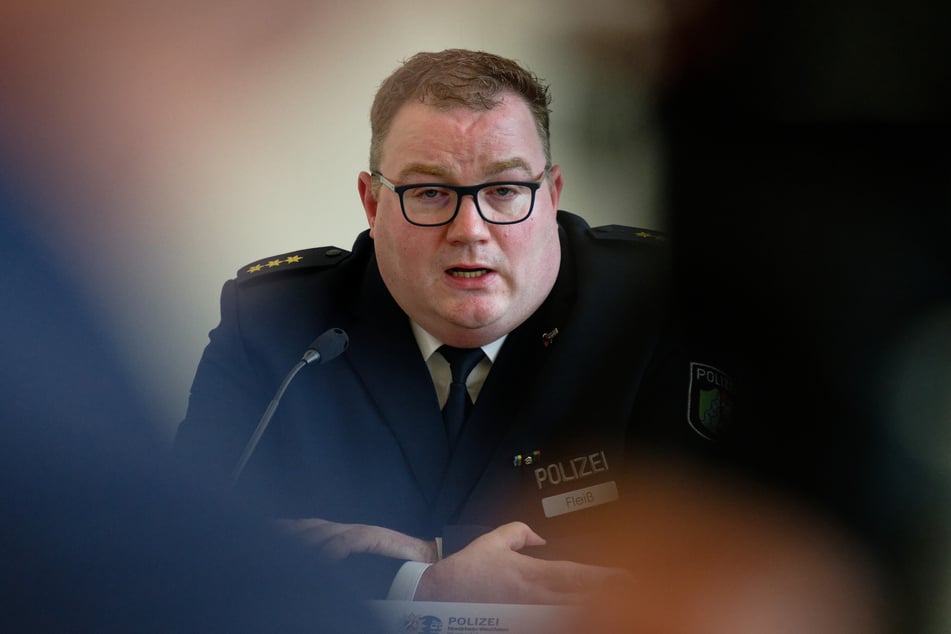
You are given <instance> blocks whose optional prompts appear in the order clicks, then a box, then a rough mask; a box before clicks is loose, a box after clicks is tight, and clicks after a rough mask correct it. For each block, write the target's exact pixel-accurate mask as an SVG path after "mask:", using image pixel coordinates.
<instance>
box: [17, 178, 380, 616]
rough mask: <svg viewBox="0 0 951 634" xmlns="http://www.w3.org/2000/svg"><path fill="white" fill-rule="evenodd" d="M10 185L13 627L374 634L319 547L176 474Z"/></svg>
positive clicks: (84, 305) (82, 300)
mask: <svg viewBox="0 0 951 634" xmlns="http://www.w3.org/2000/svg"><path fill="white" fill-rule="evenodd" d="M9 185H10V183H2V184H0V296H2V298H3V300H2V302H0V349H2V350H3V364H0V390H2V401H3V406H2V408H0V429H2V433H3V438H4V441H3V443H0V482H2V485H0V486H2V493H0V517H3V529H2V531H0V561H3V570H2V573H0V596H2V597H3V599H2V605H3V610H2V612H3V622H4V627H5V628H8V629H11V630H12V631H29V632H39V631H51V632H66V631H71V632H79V631H95V632H132V631H136V632H188V631H196V632H197V631H201V632H243V631H247V632H259V631H308V632H314V631H334V632H337V631H344V632H347V631H354V632H366V631H373V627H372V625H371V624H370V623H369V622H368V621H367V620H366V617H365V616H363V615H362V613H358V612H357V611H356V610H354V609H353V606H352V604H351V603H350V599H349V597H350V596H352V591H351V590H350V589H348V588H347V587H346V586H345V585H342V584H341V583H339V582H338V581H337V580H335V579H333V578H332V577H330V576H328V574H327V572H326V569H325V567H324V566H322V565H321V564H320V563H319V562H318V561H316V560H315V559H314V557H313V556H312V554H310V553H308V552H306V551H303V550H301V549H300V548H299V547H298V546H297V545H296V544H294V543H291V542H289V541H288V540H286V539H285V538H282V537H281V536H280V535H278V534H276V533H275V532H274V530H273V528H272V527H271V526H269V525H265V524H263V523H261V522H260V521H258V520H256V519H254V518H253V517H252V515H251V513H250V512H248V511H247V510H246V509H242V508H240V507H239V506H238V505H236V504H235V503H234V502H233V501H231V500H226V499H224V498H222V497H216V496H213V495H212V494H210V493H209V492H207V491H203V490H201V489H200V487H196V486H195V484H194V483H195V481H196V480H198V479H199V478H196V477H195V474H189V476H188V477H187V478H186V477H185V476H184V475H183V474H182V473H180V472H178V471H177V469H176V468H174V467H172V466H171V465H172V462H171V461H170V460H169V459H168V456H167V455H166V454H167V451H168V450H167V447H164V446H163V445H162V444H161V443H160V441H159V439H157V438H153V437H152V433H153V430H154V429H155V425H154V421H152V420H151V417H150V415H149V412H147V411H145V409H144V408H143V407H142V405H141V403H140V401H139V400H138V399H137V389H136V386H135V385H133V384H130V382H129V380H128V379H127V374H126V372H125V371H124V369H123V368H122V367H121V365H120V364H119V363H118V362H117V361H116V358H115V355H114V354H113V351H112V350H111V349H110V347H109V345H108V343H107V342H108V341H109V339H108V337H105V336H103V334H104V333H103V332H102V331H101V330H100V325H99V323H98V322H97V321H96V320H95V319H94V318H93V317H92V316H91V315H92V314H93V311H92V308H93V307H91V306H89V304H88V300H87V298H86V297H83V296H82V295H80V294H79V293H77V292H76V290H75V288H74V287H73V286H72V285H71V284H70V283H69V282H68V281H67V280H66V277H65V276H64V274H63V273H62V271H61V265H62V263H61V262H59V261H57V257H56V254H55V253H51V252H50V251H49V250H47V249H45V248H44V247H43V246H41V244H40V241H39V238H38V236H37V235H36V233H35V232H34V231H32V230H31V229H30V227H31V223H32V222H33V221H34V219H35V218H36V217H37V214H38V213H39V212H38V210H37V209H36V208H35V207H34V206H32V204H31V202H30V200H31V199H30V198H29V197H24V196H23V195H21V194H22V192H19V191H14V189H13V188H11V187H9ZM142 362H143V363H147V362H148V360H147V359H143V360H142ZM186 482H188V483H189V484H186Z"/></svg>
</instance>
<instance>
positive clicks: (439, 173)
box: [397, 163, 449, 180]
mask: <svg viewBox="0 0 951 634" xmlns="http://www.w3.org/2000/svg"><path fill="white" fill-rule="evenodd" d="M417 175H418V176H432V177H434V178H437V179H445V178H446V177H447V176H448V175H449V170H448V169H446V168H445V167H442V166H440V165H435V164H433V163H410V164H409V165H407V166H406V167H404V168H403V169H401V170H400V173H399V174H398V175H397V178H398V179H400V180H405V179H406V178H407V177H408V176H417Z"/></svg>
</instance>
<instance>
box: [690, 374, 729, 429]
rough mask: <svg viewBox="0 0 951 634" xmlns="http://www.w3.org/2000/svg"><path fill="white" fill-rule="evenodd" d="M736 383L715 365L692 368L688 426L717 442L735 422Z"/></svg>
mask: <svg viewBox="0 0 951 634" xmlns="http://www.w3.org/2000/svg"><path fill="white" fill-rule="evenodd" d="M732 393H733V379H732V378H731V377H730V376H729V375H728V374H726V373H725V372H723V371H722V370H720V369H719V368H715V367H713V366H712V365H707V364H705V363H695V362H692V363H691V364H690V387H689V388H688V393H687V401H688V406H687V422H688V423H690V426H691V427H692V428H693V429H694V431H696V432H697V433H698V434H700V435H701V436H703V437H704V438H706V439H708V440H715V439H716V438H717V437H718V436H720V435H721V434H722V432H723V431H724V429H725V428H727V427H729V425H730V422H731V421H732V418H733V396H732Z"/></svg>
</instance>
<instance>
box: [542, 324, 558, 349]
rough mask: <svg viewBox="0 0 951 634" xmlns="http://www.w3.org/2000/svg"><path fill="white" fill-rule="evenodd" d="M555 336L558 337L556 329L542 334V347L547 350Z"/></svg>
mask: <svg viewBox="0 0 951 634" xmlns="http://www.w3.org/2000/svg"><path fill="white" fill-rule="evenodd" d="M557 336H558V329H557V328H552V329H551V330H549V331H548V332H546V333H543V334H542V345H543V346H545V347H546V348H547V347H548V346H550V345H551V344H552V342H554V340H555V337H557Z"/></svg>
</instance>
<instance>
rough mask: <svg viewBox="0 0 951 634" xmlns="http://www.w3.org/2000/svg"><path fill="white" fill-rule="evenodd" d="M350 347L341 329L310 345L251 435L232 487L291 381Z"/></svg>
mask: <svg viewBox="0 0 951 634" xmlns="http://www.w3.org/2000/svg"><path fill="white" fill-rule="evenodd" d="M349 345H350V338H349V337H347V333H346V332H344V331H343V330H341V329H340V328H331V329H330V330H327V331H325V332H322V333H321V334H320V335H318V336H317V338H316V339H314V340H313V341H312V342H311V343H310V345H309V346H307V349H306V350H304V354H303V356H301V359H300V361H298V362H297V364H296V365H294V367H293V368H291V371H290V372H288V373H287V376H285V377H284V381H283V382H282V383H281V386H280V387H279V388H277V392H276V393H275V394H274V398H273V399H271V402H270V404H269V405H268V406H267V409H266V410H265V411H264V415H263V416H261V420H260V421H259V422H258V426H257V428H255V430H254V433H253V434H251V438H250V439H249V440H248V444H247V445H245V447H244V453H242V454H241V458H240V459H239V460H238V462H237V464H236V465H235V466H234V469H233V470H232V472H231V485H232V486H234V485H235V484H236V483H237V481H238V477H239V476H240V475H241V472H242V471H243V470H244V466H245V465H246V464H247V463H248V460H249V459H250V458H251V454H252V453H254V449H255V447H257V444H258V441H259V440H260V439H261V436H262V435H263V434H264V430H265V429H267V426H268V423H270V422H271V417H272V416H274V412H275V411H276V410H277V405H278V403H280V402H281V398H282V397H283V396H284V392H285V390H287V386H288V385H290V384H291V381H292V380H293V379H294V377H295V376H297V373H298V372H300V370H301V368H303V367H304V366H305V365H310V364H311V363H315V362H316V363H317V364H318V365H320V364H323V363H327V362H328V361H333V360H334V359H336V358H337V357H339V356H340V355H341V354H343V351H344V350H346V349H347V346H349Z"/></svg>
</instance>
